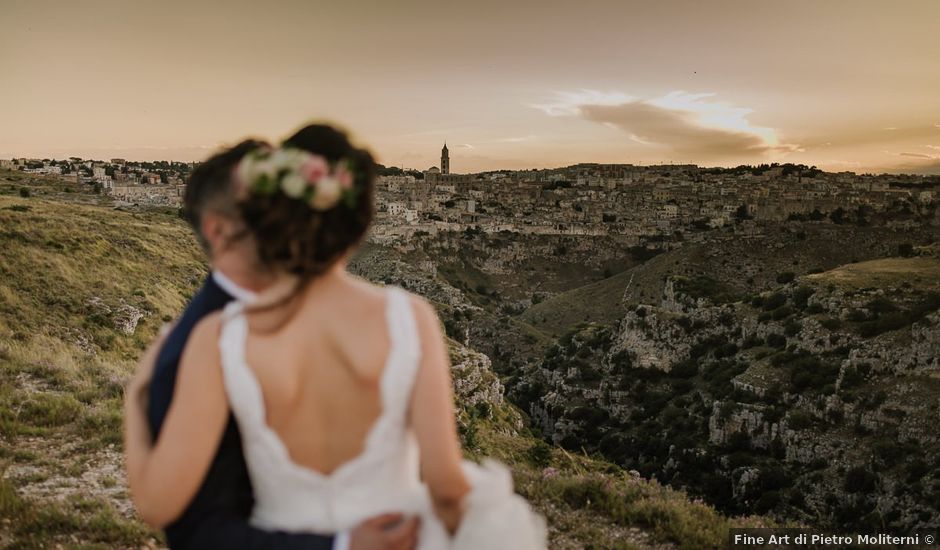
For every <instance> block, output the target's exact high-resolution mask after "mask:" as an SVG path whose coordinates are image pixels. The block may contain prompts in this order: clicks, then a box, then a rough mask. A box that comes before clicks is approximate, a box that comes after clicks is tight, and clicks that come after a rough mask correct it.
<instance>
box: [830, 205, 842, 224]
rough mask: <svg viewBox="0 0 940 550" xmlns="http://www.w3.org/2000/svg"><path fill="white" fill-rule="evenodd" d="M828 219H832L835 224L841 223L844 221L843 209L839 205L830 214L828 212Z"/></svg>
mask: <svg viewBox="0 0 940 550" xmlns="http://www.w3.org/2000/svg"><path fill="white" fill-rule="evenodd" d="M829 219H830V220H832V223H834V224H836V225H842V224H843V223H845V209H844V208H842V207H841V206H840V207H839V208H836V209H835V210H833V211H832V213H831V214H829Z"/></svg>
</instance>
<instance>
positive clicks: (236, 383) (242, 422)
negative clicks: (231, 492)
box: [219, 301, 265, 434]
mask: <svg viewBox="0 0 940 550" xmlns="http://www.w3.org/2000/svg"><path fill="white" fill-rule="evenodd" d="M247 338H248V320H247V319H246V318H245V304H243V303H242V302H239V301H232V302H229V303H228V304H227V305H226V306H225V309H223V310H222V328H221V331H220V333H219V352H220V356H221V362H222V378H223V381H224V383H225V391H226V393H227V394H228V400H229V407H230V408H231V409H232V413H233V414H234V415H235V418H236V419H237V420H238V424H239V428H240V429H241V430H242V432H244V433H246V434H247V433H249V432H256V431H257V430H259V429H261V428H262V427H263V425H264V421H265V420H264V400H263V396H262V395H261V390H260V388H259V387H258V384H257V381H256V380H255V378H254V373H252V372H251V371H250V370H249V367H248V364H247V363H246V362H245V343H246V339H247Z"/></svg>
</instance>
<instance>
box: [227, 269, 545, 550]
mask: <svg viewBox="0 0 940 550" xmlns="http://www.w3.org/2000/svg"><path fill="white" fill-rule="evenodd" d="M243 310H244V305H243V304H242V303H241V302H232V303H230V304H229V305H228V306H227V307H226V308H225V310H224V313H223V317H222V318H223V322H222V332H221V336H220V340H219V345H220V349H221V355H222V371H223V377H224V381H225V387H226V391H227V392H228V396H229V401H230V403H231V408H232V411H233V412H234V415H235V418H236V420H237V422H238V426H239V429H240V431H241V436H242V445H243V449H244V453H245V459H246V462H247V464H248V471H249V474H250V476H251V482H252V486H253V488H254V495H255V507H254V510H253V511H252V517H251V523H252V525H255V526H258V527H261V528H264V529H271V530H282V531H290V532H311V533H338V532H342V531H348V530H350V529H352V528H354V527H356V526H357V525H358V524H360V523H361V522H363V521H364V520H366V519H369V518H371V517H374V516H376V515H379V514H383V513H387V512H404V513H408V514H417V515H419V516H420V517H421V519H422V521H421V532H420V534H419V543H418V547H419V548H421V549H447V548H453V549H468V550H469V549H471V548H472V549H474V550H476V549H479V548H487V549H500V548H506V549H510V548H512V549H521V550H528V549H542V548H545V545H546V531H545V524H544V520H543V519H542V518H541V517H540V516H538V515H537V514H536V513H535V512H533V511H532V509H531V508H530V507H529V505H528V503H527V502H526V501H525V500H524V499H522V498H521V497H519V496H518V495H516V494H515V493H514V492H513V489H512V478H511V476H510V474H509V471H508V469H506V467H505V466H502V465H500V464H498V463H495V462H486V463H484V465H483V466H478V465H476V464H472V463H470V462H465V464H464V468H465V471H466V472H467V476H468V479H469V480H470V483H471V485H472V489H471V491H470V493H469V494H468V495H467V497H466V500H465V502H464V507H465V512H464V515H463V519H462V521H461V525H460V528H459V529H458V531H457V533H456V535H455V536H454V537H453V538H451V537H449V536H448V534H447V532H446V531H445V529H444V526H443V524H442V523H441V522H440V520H439V519H438V518H437V517H436V516H435V515H434V512H433V510H432V507H431V501H430V496H429V493H428V489H427V487H426V486H425V485H424V484H423V483H422V482H421V480H420V477H419V465H418V461H419V453H418V445H417V441H416V439H415V437H414V434H413V432H412V430H411V429H410V426H409V424H408V403H409V401H410V396H411V390H412V386H413V382H414V379H415V375H416V371H417V369H418V365H419V364H420V359H421V344H420V342H419V338H418V332H417V327H416V324H415V319H414V315H413V313H412V308H411V302H410V299H409V297H408V294H407V293H406V292H405V291H404V290H401V289H399V288H396V287H388V290H387V305H386V313H385V317H386V322H387V325H388V330H389V336H390V340H391V347H390V351H389V355H388V358H387V360H386V364H385V369H384V371H383V372H382V375H381V383H380V386H381V399H382V412H381V414H380V416H379V418H378V419H377V420H376V421H375V423H374V424H373V426H372V428H371V429H370V431H369V432H368V435H367V436H366V440H365V442H364V446H363V451H362V453H361V454H359V455H358V456H356V457H355V458H352V459H350V460H349V461H347V462H345V463H344V464H342V465H341V466H340V467H339V468H337V469H336V470H335V471H333V472H332V473H331V474H329V475H324V474H321V473H319V472H317V471H315V470H312V469H310V468H307V467H304V466H301V465H299V464H297V463H295V462H293V461H292V460H291V458H290V456H289V454H288V450H287V447H285V445H284V443H283V442H282V441H281V439H280V437H279V436H278V435H277V434H276V433H275V432H274V431H273V430H272V429H271V428H270V427H269V426H268V424H267V421H266V418H265V404H264V400H263V397H262V393H261V388H260V386H259V384H258V380H257V378H255V376H254V373H253V371H252V370H251V368H250V367H249V366H248V365H247V363H246V360H245V342H246V336H247V334H248V325H247V322H246V319H245V316H244V314H243ZM336 422H342V419H341V418H337V419H336Z"/></svg>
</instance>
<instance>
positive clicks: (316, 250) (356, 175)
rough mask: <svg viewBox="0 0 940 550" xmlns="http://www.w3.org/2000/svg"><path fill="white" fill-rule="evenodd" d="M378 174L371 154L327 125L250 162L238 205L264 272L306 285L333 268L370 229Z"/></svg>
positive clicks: (240, 174) (243, 171)
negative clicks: (294, 277) (295, 278)
mask: <svg viewBox="0 0 940 550" xmlns="http://www.w3.org/2000/svg"><path fill="white" fill-rule="evenodd" d="M375 177H376V165H375V161H374V160H373V158H372V155H371V154H370V153H369V152H368V151H366V150H365V149H360V148H357V147H356V146H354V145H353V144H352V143H351V142H350V140H349V137H348V136H347V135H346V134H345V133H344V132H342V131H341V130H338V129H336V128H334V127H332V126H328V125H325V124H311V125H309V126H305V127H304V128H302V129H300V130H299V131H298V132H297V133H295V134H294V135H292V136H291V137H289V138H287V139H286V140H285V141H284V143H283V144H281V146H280V147H279V148H277V149H265V148H260V149H258V150H256V151H255V152H254V153H253V154H251V155H249V156H248V157H246V158H245V159H244V160H243V161H242V162H241V163H240V164H239V166H238V168H237V169H236V178H237V179H238V180H239V181H240V184H241V186H242V190H241V200H240V202H239V205H240V210H241V215H242V219H243V220H244V223H245V226H246V230H247V232H248V233H249V234H251V235H252V236H253V237H254V239H255V242H256V243H257V247H258V259H259V261H260V263H261V265H262V267H263V268H265V269H268V270H271V271H280V272H287V273H291V274H293V275H297V276H298V277H300V278H301V279H302V280H305V281H309V280H311V279H313V278H315V277H317V276H318V275H321V274H322V273H324V272H325V271H327V270H328V269H329V268H330V267H331V266H333V264H334V263H335V262H336V261H337V260H339V259H340V258H341V257H342V256H343V255H344V254H345V253H346V252H347V251H348V250H349V249H350V248H352V247H354V246H356V245H357V244H359V242H360V241H361V240H362V238H363V237H364V236H365V234H366V231H368V229H369V225H370V224H371V223H372V218H373V215H374V210H373V208H374V206H373V199H374V184H375Z"/></svg>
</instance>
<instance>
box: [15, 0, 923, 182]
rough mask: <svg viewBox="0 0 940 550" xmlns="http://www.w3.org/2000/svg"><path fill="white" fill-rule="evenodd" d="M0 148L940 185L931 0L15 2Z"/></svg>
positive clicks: (60, 153)
mask: <svg viewBox="0 0 940 550" xmlns="http://www.w3.org/2000/svg"><path fill="white" fill-rule="evenodd" d="M0 25H2V30H0V158H10V157H19V156H28V157H33V156H38V157H50V156H53V157H56V158H64V157H67V156H71V155H77V156H82V157H94V158H111V157H123V158H127V159H139V160H149V159H176V160H185V161H189V160H199V159H202V158H204V157H205V156H206V155H208V154H209V153H211V152H212V151H213V150H214V149H215V148H217V147H219V146H220V145H221V144H224V143H229V142H232V141H235V140H237V139H239V138H241V137H244V136H247V135H253V136H262V137H265V138H269V139H276V138H279V137H282V136H284V135H285V134H287V133H289V132H290V131H291V130H293V129H294V128H296V127H297V126H299V125H301V124H302V123H303V122H305V121H308V120H317V119H327V120H331V121H336V122H338V123H340V124H341V125H343V126H345V127H346V128H348V129H349V130H351V131H352V133H353V134H354V135H355V136H356V137H357V139H358V140H359V141H360V142H362V143H364V144H366V145H368V146H369V147H371V148H372V149H373V150H374V151H375V153H376V154H377V156H378V158H379V160H380V161H381V162H383V163H384V164H387V165H396V166H405V167H412V168H419V169H425V168H427V167H429V166H431V165H434V164H437V162H438V157H439V154H440V147H441V145H442V144H443V142H444V141H445V140H446V141H447V144H448V146H449V148H450V150H451V167H452V171H454V172H472V171H479V170H490V169H496V168H511V169H518V168H534V167H552V166H564V165H568V164H573V163H577V162H611V163H613V162H624V163H635V164H658V163H660V162H667V163H668V162H681V163H686V162H693V163H697V164H701V165H708V166H715V165H736V164H742V163H751V164H753V163H759V162H774V161H776V162H801V163H806V164H815V165H817V166H819V167H821V168H824V169H827V170H834V171H840V170H852V171H856V172H868V171H896V172H897V171H901V172H917V173H940V1H937V0H909V1H908V0H900V1H898V2H889V1H886V0H877V1H869V0H847V1H835V0H833V1H829V0H817V1H808V0H807V1H803V0H794V1H790V2H770V1H762V0H742V1H736V2H727V1H720V0H709V1H707V2H702V1H700V0H695V1H663V2H627V1H616V0H611V1H605V2H595V1H591V0H582V1H578V2H572V1H570V0H566V1H554V0H542V1H539V2H523V1H518V2H513V1H507V0H499V1H492V2H491V1H488V0H475V1H472V2H470V1H462V2H455V1H448V0H438V1H434V2H424V1H422V2H417V1H409V0H398V1H394V2H390V1H375V2H355V1H347V2H342V3H341V2H330V3H326V2H314V1H299V0H298V1H273V0H272V1H267V2H240V1H232V0H230V1H226V2H176V1H168V0H160V1H155V0H154V1H147V0H142V1H135V2H128V1H126V0H113V1H95V0H86V1H80V2H63V1H56V2H50V1H46V0H23V1H19V0H0Z"/></svg>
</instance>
